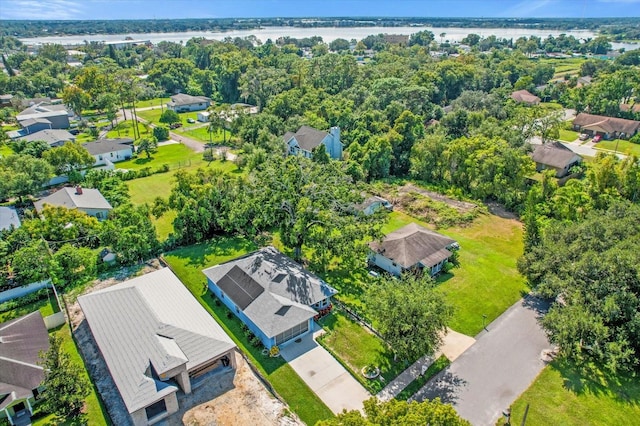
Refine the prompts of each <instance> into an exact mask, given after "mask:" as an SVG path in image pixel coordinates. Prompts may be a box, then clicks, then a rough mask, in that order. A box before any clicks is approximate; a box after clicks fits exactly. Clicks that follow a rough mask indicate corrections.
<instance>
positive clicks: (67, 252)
mask: <svg viewBox="0 0 640 426" xmlns="http://www.w3.org/2000/svg"><path fill="white" fill-rule="evenodd" d="M53 260H54V262H55V263H56V266H57V270H56V275H57V276H56V284H58V285H59V287H60V288H62V289H63V290H68V289H70V288H73V287H74V286H76V285H78V284H83V283H85V282H87V281H88V280H90V279H93V278H95V276H96V272H97V270H98V267H97V263H96V260H97V256H96V254H95V252H94V251H93V250H91V249H88V248H85V247H80V248H77V247H74V246H73V245H71V244H65V245H63V246H62V247H60V249H59V250H58V251H57V252H56V253H55V254H54V255H53Z"/></svg>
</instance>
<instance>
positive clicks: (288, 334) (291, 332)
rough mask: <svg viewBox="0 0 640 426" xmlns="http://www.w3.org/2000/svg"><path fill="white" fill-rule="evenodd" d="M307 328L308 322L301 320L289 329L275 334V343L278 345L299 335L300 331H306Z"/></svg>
mask: <svg viewBox="0 0 640 426" xmlns="http://www.w3.org/2000/svg"><path fill="white" fill-rule="evenodd" d="M308 330H309V322H308V321H305V322H302V323H300V324H298V325H296V326H295V327H291V328H290V329H288V330H286V331H284V332H282V333H280V334H278V335H277V336H276V345H280V344H282V343H284V342H286V341H288V340H291V339H293V338H294V337H297V336H299V335H301V334H302V333H306V332H307V331H308Z"/></svg>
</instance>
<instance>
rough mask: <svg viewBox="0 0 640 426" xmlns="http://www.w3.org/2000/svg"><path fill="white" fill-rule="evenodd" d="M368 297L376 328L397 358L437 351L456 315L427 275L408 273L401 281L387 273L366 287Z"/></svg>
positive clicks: (413, 356)
mask: <svg viewBox="0 0 640 426" xmlns="http://www.w3.org/2000/svg"><path fill="white" fill-rule="evenodd" d="M366 300H367V311H368V312H369V316H370V317H371V318H372V320H373V324H374V326H375V327H376V329H377V330H378V331H379V332H380V334H381V335H382V337H383V338H384V339H385V341H386V342H387V343H388V344H389V345H390V346H391V348H392V349H393V351H394V352H395V354H396V356H397V357H399V358H400V359H406V360H410V361H412V360H415V359H418V358H420V357H421V356H423V355H431V354H433V353H435V351H436V350H437V349H438V347H439V346H440V345H441V344H442V336H443V334H445V333H446V332H447V324H448V322H449V321H450V320H451V317H452V316H453V307H452V306H451V305H450V304H449V303H448V302H447V301H446V299H445V298H444V296H443V294H442V293H440V292H438V291H436V290H435V283H434V281H433V279H431V277H429V276H428V275H422V276H418V275H415V274H413V273H406V274H405V275H403V276H402V277H401V279H400V280H399V281H398V280H395V279H394V278H392V277H391V276H389V275H384V276H382V277H380V278H379V279H378V281H377V282H376V283H375V284H374V285H372V286H371V287H370V288H369V289H368V290H367V295H366Z"/></svg>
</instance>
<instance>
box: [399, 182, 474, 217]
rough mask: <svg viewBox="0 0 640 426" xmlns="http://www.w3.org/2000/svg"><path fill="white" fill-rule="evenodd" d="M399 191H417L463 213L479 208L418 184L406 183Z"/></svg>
mask: <svg viewBox="0 0 640 426" xmlns="http://www.w3.org/2000/svg"><path fill="white" fill-rule="evenodd" d="M398 192H399V193H400V194H403V193H404V194H406V193H410V192H417V193H418V194H420V195H423V196H425V197H429V198H431V199H432V200H436V201H440V202H441V203H445V204H447V205H449V206H451V207H453V208H455V209H457V210H459V211H460V212H462V213H467V212H470V211H471V210H473V209H475V208H477V207H478V206H477V205H475V204H473V203H468V202H466V201H460V200H454V199H453V198H449V197H447V196H445V195H442V194H438V193H437V192H433V191H429V190H427V189H423V188H418V187H417V186H415V185H413V184H410V183H408V184H406V185H404V186H401V187H400V188H398Z"/></svg>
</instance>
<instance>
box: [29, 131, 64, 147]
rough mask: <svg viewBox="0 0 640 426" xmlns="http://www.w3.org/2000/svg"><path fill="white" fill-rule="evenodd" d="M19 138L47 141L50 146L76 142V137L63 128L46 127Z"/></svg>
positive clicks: (30, 140)
mask: <svg viewBox="0 0 640 426" xmlns="http://www.w3.org/2000/svg"><path fill="white" fill-rule="evenodd" d="M18 139H20V140H24V141H27V142H33V141H45V142H46V143H48V144H49V146H50V147H52V148H53V147H56V146H62V145H64V144H65V143H66V142H75V140H76V137H75V136H74V135H72V134H71V133H69V132H68V131H66V130H63V129H45V130H40V131H37V132H34V133H29V134H27V135H24V136H21V137H19V138H18Z"/></svg>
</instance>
